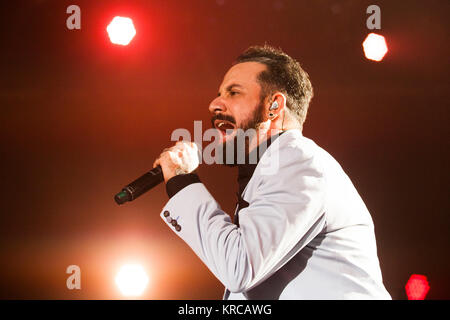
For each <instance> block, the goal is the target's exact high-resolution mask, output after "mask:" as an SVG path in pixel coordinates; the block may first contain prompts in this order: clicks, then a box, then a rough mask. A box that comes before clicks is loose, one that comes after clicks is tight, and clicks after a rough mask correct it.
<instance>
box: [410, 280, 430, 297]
mask: <svg viewBox="0 0 450 320" xmlns="http://www.w3.org/2000/svg"><path fill="white" fill-rule="evenodd" d="M405 290H406V295H407V296H408V300H423V299H425V296H426V295H427V293H428V291H429V290H430V286H429V285H428V280H427V277H425V276H423V275H421V274H413V275H411V277H410V278H409V280H408V282H407V283H406V286H405Z"/></svg>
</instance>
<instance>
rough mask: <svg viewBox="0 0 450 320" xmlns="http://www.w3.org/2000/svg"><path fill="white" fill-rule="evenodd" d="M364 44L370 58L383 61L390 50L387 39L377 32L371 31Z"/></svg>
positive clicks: (366, 54)
mask: <svg viewBox="0 0 450 320" xmlns="http://www.w3.org/2000/svg"><path fill="white" fill-rule="evenodd" d="M362 45H363V49H364V54H365V56H366V58H367V59H369V60H373V61H381V60H383V58H384V56H385V55H386V53H387V52H388V47H387V44H386V40H385V39H384V37H383V36H380V35H379V34H376V33H370V34H369V35H368V36H367V37H366V39H365V40H364V42H363V44H362Z"/></svg>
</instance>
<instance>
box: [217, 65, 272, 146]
mask: <svg viewBox="0 0 450 320" xmlns="http://www.w3.org/2000/svg"><path fill="white" fill-rule="evenodd" d="M264 70H266V66H265V65H264V64H262V63H259V62H244V63H239V64H236V65H234V66H233V67H231V68H230V70H228V72H227V73H226V74H225V77H224V79H223V81H222V84H221V85H220V87H219V93H218V96H217V98H215V99H214V100H213V101H212V102H211V103H210V105H209V111H210V112H211V114H212V118H211V122H212V125H213V127H214V128H216V129H218V130H219V132H220V135H221V137H222V140H221V141H222V143H225V142H227V141H230V140H231V139H234V138H235V136H236V130H237V129H242V130H247V129H254V128H256V126H257V124H258V123H260V122H261V121H262V115H263V111H264V106H263V103H262V101H261V86H260V84H259V83H258V81H257V76H258V75H259V73H260V72H262V71H264Z"/></svg>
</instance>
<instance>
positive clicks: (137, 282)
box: [116, 264, 148, 297]
mask: <svg viewBox="0 0 450 320" xmlns="http://www.w3.org/2000/svg"><path fill="white" fill-rule="evenodd" d="M147 283H148V276H147V273H146V272H145V270H144V268H143V267H142V266H141V265H139V264H127V265H124V266H122V268H120V270H119V272H118V273H117V276H116V284H117V286H118V287H119V290H120V292H122V294H123V295H124V296H134V297H136V296H140V295H141V294H142V293H143V292H144V290H145V288H146V287H147Z"/></svg>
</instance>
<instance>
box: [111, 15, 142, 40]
mask: <svg viewBox="0 0 450 320" xmlns="http://www.w3.org/2000/svg"><path fill="white" fill-rule="evenodd" d="M106 31H107V32H108V35H109V39H110V40H111V42H112V43H114V44H120V45H123V46H126V45H128V44H129V43H130V41H131V40H132V39H133V38H134V36H135V35H136V29H135V28H134V25H133V20H131V19H130V18H125V17H114V19H113V20H112V21H111V23H110V24H109V25H108V27H107V28H106Z"/></svg>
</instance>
